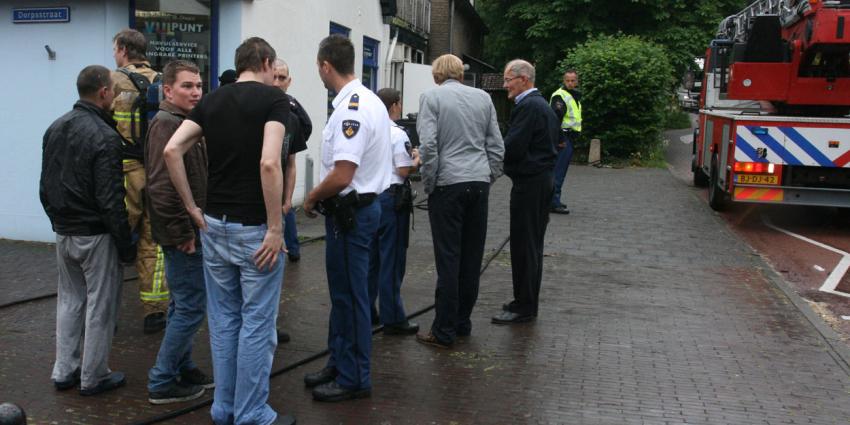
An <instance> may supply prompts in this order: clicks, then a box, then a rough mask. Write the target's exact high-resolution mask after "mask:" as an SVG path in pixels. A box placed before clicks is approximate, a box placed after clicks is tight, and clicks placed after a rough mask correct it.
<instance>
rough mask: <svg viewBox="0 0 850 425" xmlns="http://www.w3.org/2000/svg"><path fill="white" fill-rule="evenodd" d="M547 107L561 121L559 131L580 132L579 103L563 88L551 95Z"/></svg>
mask: <svg viewBox="0 0 850 425" xmlns="http://www.w3.org/2000/svg"><path fill="white" fill-rule="evenodd" d="M549 105H550V106H552V109H554V110H555V115H556V116H557V117H558V118H559V119H560V120H561V130H573V131H576V132H579V133H580V132H581V102H579V101H578V99H577V98H576V96H574V95H573V93H571V92H570V91H569V90H567V89H566V88H564V87H563V86H561V87H559V88H558V90H555V92H554V93H552V96H551V97H550V98H549Z"/></svg>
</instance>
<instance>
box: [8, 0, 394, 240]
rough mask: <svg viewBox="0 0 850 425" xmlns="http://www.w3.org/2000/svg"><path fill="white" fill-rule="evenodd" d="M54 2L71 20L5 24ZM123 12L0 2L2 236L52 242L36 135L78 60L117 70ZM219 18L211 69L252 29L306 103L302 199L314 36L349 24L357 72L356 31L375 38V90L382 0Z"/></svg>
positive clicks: (268, 2) (229, 3)
mask: <svg viewBox="0 0 850 425" xmlns="http://www.w3.org/2000/svg"><path fill="white" fill-rule="evenodd" d="M58 6H69V7H70V9H71V22H69V23H52V24H12V23H11V22H12V19H11V14H12V8H13V7H58ZM129 16H130V11H129V2H128V1H127V0H39V1H38V2H37V3H36V2H32V1H28V0H15V1H9V0H0V52H3V64H4V66H2V67H0V81H4V82H5V84H4V89H3V95H4V96H3V97H4V100H5V101H4V102H0V131H2V136H0V170H2V171H0V238H6V239H19V240H31V241H52V240H54V235H53V232H52V230H51V229H50V222H49V221H48V219H47V216H46V215H45V214H44V211H43V209H42V207H41V203H40V202H39V199H38V182H39V178H40V171H41V138H42V136H43V134H44V131H45V130H46V129H47V127H48V126H49V125H50V123H51V122H53V121H54V120H55V119H56V118H58V117H59V116H61V115H62V114H64V113H65V112H67V111H69V110H70V109H71V107H72V106H73V104H74V102H75V101H76V99H77V94H76V87H75V82H76V77H77V74H78V73H79V71H80V70H81V69H82V68H83V67H85V66H87V65H91V64H100V65H104V66H106V67H107V68H110V69H111V68H114V67H115V63H114V60H113V58H112V37H113V36H114V35H115V33H116V32H118V31H119V30H121V29H122V28H125V27H127V26H128V24H129ZM219 16H220V19H219V64H218V70H219V72H221V71H223V70H225V69H228V68H233V56H234V52H235V50H236V47H238V46H239V44H240V43H241V42H242V40H244V39H246V38H248V37H251V36H255V35H256V36H260V37H264V38H266V39H267V40H268V41H269V42H270V43H272V45H273V46H274V47H275V49H276V50H277V52H278V55H280V56H281V57H282V58H284V59H285V60H286V61H287V62H289V64H290V67H291V71H292V76H293V84H292V87H291V89H290V93H291V94H292V95H293V96H295V97H296V98H297V99H298V100H299V101H300V102H301V103H302V104H303V105H304V107H305V108H306V109H307V111H308V113H309V114H310V117H311V118H312V120H313V129H314V130H313V135H312V136H311V138H310V140H309V141H308V151H307V153H302V154H299V155H298V185H297V186H296V202H301V200H302V199H303V197H304V181H305V179H304V169H305V166H304V164H305V158H306V157H307V155H309V156H310V157H312V158H313V160H314V162H315V166H314V170H313V181H314V182H315V183H316V184H317V183H318V176H319V169H318V158H320V155H319V148H320V145H321V134H322V128H323V127H324V125H325V121H326V119H327V109H326V102H327V91H326V89H325V88H324V86H323V85H322V82H321V81H320V80H319V77H318V74H317V72H316V51H317V48H318V45H319V41H321V39H322V38H324V37H326V36H327V35H328V33H329V25H330V22H331V21H333V22H336V23H338V24H340V25H344V26H346V27H348V28H351V39H352V41H353V42H354V46H355V49H356V50H355V51H356V52H357V55H356V58H357V59H356V64H355V69H356V71H357V74H358V76H359V75H360V73H361V70H362V66H363V65H362V63H363V62H362V60H363V57H362V52H363V36H364V35H365V36H368V37H370V38H373V39H375V40H378V41H380V52H379V56H378V58H379V67H380V68H379V69H378V87H383V86H384V84H385V83H384V81H383V74H384V69H383V66H384V61H383V59H384V58H386V53H387V49H388V47H389V40H388V39H387V37H388V27H387V26H385V25H383V21H382V18H381V12H380V2H378V1H376V0H315V1H310V0H285V1H284V0H254V1H243V0H221V2H220V15H219ZM45 44H47V45H50V47H51V48H52V49H53V50H55V51H56V60H54V61H51V60H48V58H47V52H46V51H45V49H44V45H45Z"/></svg>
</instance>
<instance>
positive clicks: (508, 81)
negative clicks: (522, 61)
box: [504, 75, 522, 84]
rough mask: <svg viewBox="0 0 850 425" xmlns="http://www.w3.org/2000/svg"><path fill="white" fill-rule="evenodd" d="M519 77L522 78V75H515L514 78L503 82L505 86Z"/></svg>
mask: <svg viewBox="0 0 850 425" xmlns="http://www.w3.org/2000/svg"><path fill="white" fill-rule="evenodd" d="M520 77H522V75H517V76H516V77H508V78H505V80H504V81H505V84H507V83H510V82H511V81H513V80H516V79H517V78H520Z"/></svg>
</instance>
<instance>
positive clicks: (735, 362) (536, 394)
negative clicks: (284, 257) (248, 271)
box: [0, 167, 850, 425]
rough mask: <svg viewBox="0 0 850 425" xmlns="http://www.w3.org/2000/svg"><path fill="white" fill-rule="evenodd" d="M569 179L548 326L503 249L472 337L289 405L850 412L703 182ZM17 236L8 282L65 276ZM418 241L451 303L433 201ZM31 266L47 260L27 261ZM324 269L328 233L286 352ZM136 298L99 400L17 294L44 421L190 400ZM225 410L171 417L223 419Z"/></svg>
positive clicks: (317, 300) (9, 356) (445, 418)
mask: <svg viewBox="0 0 850 425" xmlns="http://www.w3.org/2000/svg"><path fill="white" fill-rule="evenodd" d="M567 184H568V186H569V192H568V196H567V200H568V201H569V204H570V208H571V210H572V214H571V215H569V216H552V222H551V224H550V228H549V232H548V237H547V241H546V255H547V257H546V261H545V273H544V284H543V289H542V294H541V299H542V305H541V310H540V317H539V319H538V320H537V321H536V322H535V323H530V324H523V325H518V326H515V327H499V326H494V325H491V324H490V323H489V317H490V316H491V315H492V314H494V313H495V312H496V311H497V310H498V309H499V306H500V305H501V303H502V302H504V301H507V299H508V297H509V294H510V293H511V290H510V261H509V256H508V254H507V253H502V254H499V255H497V256H496V257H495V259H494V261H493V262H492V263H491V265H490V267H489V268H488V269H487V271H486V272H485V274H484V275H483V277H482V288H481V295H480V298H479V303H478V306H477V307H476V311H475V312H474V313H473V320H474V327H473V334H472V336H470V337H468V338H464V339H462V340H461V341H459V343H458V344H457V345H456V346H455V348H454V349H453V350H448V351H442V350H437V349H431V348H429V347H424V346H421V345H419V344H417V343H416V342H415V341H414V340H413V339H412V338H409V337H390V336H383V335H378V336H376V337H375V339H374V341H375V343H374V346H373V384H374V391H373V396H372V398H371V399H366V400H358V401H354V402H345V403H339V404H332V405H327V404H320V403H316V402H313V401H312V400H311V399H310V397H309V391H308V390H305V389H304V388H303V384H302V382H301V378H302V376H303V373H305V372H307V371H312V370H315V369H316V368H318V367H321V365H322V364H323V360H320V361H317V362H314V363H312V364H310V365H307V366H303V367H300V368H297V369H295V370H293V371H292V372H289V373H286V374H283V375H281V376H278V377H275V378H273V379H272V385H271V389H272V397H271V401H270V402H271V404H272V405H273V406H274V407H275V408H276V409H278V410H279V411H282V412H293V413H295V414H296V416H297V417H298V419H299V423H301V424H337V423H346V424H367V423H368V424H681V423H688V424H691V423H693V424H736V425H737V424H756V423H758V424H784V423H816V424H847V423H850V378H848V372H847V371H848V369H847V365H846V363H844V362H843V360H842V359H841V357H840V356H839V355H838V354H839V353H837V352H836V351H834V350H833V349H831V348H830V346H829V345H828V344H826V343H825V341H824V339H823V337H822V336H821V334H819V333H818V332H817V330H816V329H815V327H814V326H812V324H810V323H809V322H808V320H807V318H806V316H804V315H803V314H801V313H800V311H799V310H797V308H796V307H795V306H794V304H793V303H792V301H793V300H789V299H788V298H787V297H786V296H785V295H784V293H783V292H781V291H780V290H778V289H777V287H776V286H775V285H774V284H772V283H771V279H773V273H772V272H771V271H770V270H769V269H768V267H767V266H766V265H765V264H764V263H763V261H762V260H761V259H760V257H758V255H756V254H755V253H754V252H752V251H751V250H750V249H749V248H748V247H746V246H745V245H744V244H743V243H742V242H740V240H738V239H737V238H736V237H735V236H734V235H732V234H731V233H730V232H729V231H728V230H727V229H726V227H725V225H724V224H723V223H722V221H721V220H720V219H719V218H718V217H717V216H715V215H714V214H713V213H711V212H710V210H709V209H708V208H707V207H706V206H705V205H704V203H703V201H701V200H700V199H699V197H698V196H697V190H696V189H693V188H690V187H688V186H686V185H685V184H683V183H681V182H679V181H677V180H675V179H674V178H673V177H672V176H671V175H670V174H669V172H668V171H666V170H648V169H626V170H610V169H595V168H588V167H573V168H572V169H571V170H570V175H569V177H568V183H567ZM508 186H509V185H508V182H507V181H506V180H505V179H502V180H500V181H499V183H497V185H496V186H495V188H494V190H493V192H492V196H491V209H490V226H489V234H488V243H487V246H488V250H489V251H490V252H492V249H493V248H495V247H496V246H498V245H499V244H500V243H501V241H502V240H504V237H505V236H506V235H507V230H506V229H507V220H508V217H507V210H508V209H507V205H508V203H507V193H508ZM300 230H301V233H302V234H306V235H312V234H316V233H318V232H320V226H319V225H318V223H316V222H309V223H308V222H304V223H302V226H301V229H300ZM11 245H17V246H18V247H15V246H11ZM11 245H10V244H8V243H5V242H4V243H0V252H2V253H3V261H2V263H0V269H2V270H0V277H2V278H3V280H2V281H0V282H2V283H0V285H2V287H3V288H8V287H9V286H10V284H9V283H7V282H14V283H15V285H14V286H18V284H19V283H26V282H28V283H30V286H31V287H32V290H33V291H35V290H36V289H38V290H43V289H49V286H50V285H45V284H44V282H46V281H49V280H51V279H53V278H54V277H53V276H55V271H54V270H53V269H52V267H53V262H52V253H51V252H50V251H49V250H47V249H42V248H43V247H42V248H39V247H38V246H29V245H25V246H26V247H27V248H26V249H20V248H19V247H20V246H22V245H20V244H11ZM8 255H15V256H17V258H18V260H17V261H9V260H8V258H7V256H8ZM409 257H410V266H409V268H408V276H407V279H406V283H405V286H404V289H403V295H404V297H405V303H406V306H407V308H408V310H409V311H411V312H412V311H415V310H418V309H420V308H422V307H425V306H428V305H430V304H431V303H432V301H433V290H434V278H435V276H434V266H433V251H432V247H431V244H430V237H429V229H428V223H427V217H426V214H425V213H424V212H420V213H418V214H417V217H416V230H415V233H414V238H413V246H412V248H411V251H410V255H409ZM18 264H24V265H28V264H35V265H38V269H37V270H32V271H27V272H25V271H22V270H17V271H16V270H14V269H12V270H11V271H10V270H9V269H8V267H10V266H15V265H18ZM323 266H324V264H323V245H322V244H321V243H317V244H313V245H309V246H306V247H305V248H304V249H303V254H302V261H301V262H300V263H298V264H296V265H288V268H287V272H286V282H285V288H284V300H283V305H282V309H281V314H282V316H281V319H280V322H281V323H282V324H283V326H284V328H285V329H287V330H289V331H290V332H291V333H292V334H293V341H292V342H291V343H290V344H286V345H283V346H282V347H281V348H280V349H279V350H278V356H277V358H276V364H275V367H280V366H282V365H287V364H292V363H293V362H295V361H296V360H298V359H301V358H304V357H307V356H308V355H310V354H312V353H314V352H317V351H320V350H322V349H323V348H324V343H325V337H326V329H327V311H328V304H329V302H328V295H327V287H326V283H325V280H324V277H323V273H322V270H323ZM16 276H24V278H20V277H16ZM36 277H38V279H36ZM7 279H16V280H7ZM39 287H40V288H39ZM4 292H8V291H7V289H4ZM135 298H136V297H135V296H134V287H133V285H132V283H128V284H127V285H126V286H125V298H124V306H123V309H122V316H121V322H120V329H119V334H118V335H117V337H116V341H115V344H114V350H113V360H112V366H113V367H114V368H115V369H117V370H122V371H125V372H127V374H128V386H127V387H126V388H124V389H121V390H118V391H115V392H113V393H112V394H107V395H104V396H102V397H96V398H94V399H88V398H87V399H84V398H82V397H80V396H78V395H76V394H75V393H73V392H69V393H56V392H54V391H53V390H52V387H51V386H50V383H49V367H50V364H51V361H52V360H51V359H52V356H53V323H52V320H53V317H54V314H55V313H54V312H53V311H54V309H55V302H54V301H53V300H45V301H40V302H37V303H32V304H26V305H21V306H16V307H12V308H9V309H3V310H0V323H3V326H2V327H0V399H2V400H14V401H19V402H21V403H22V404H24V405H25V406H27V408H28V413H29V414H30V416H31V418H32V419H33V421H32V422H33V423H128V422H133V421H138V420H141V419H143V418H148V417H151V416H152V415H156V414H160V413H163V412H166V411H168V410H170V409H173V408H179V407H183V406H185V405H173V406H170V407H154V406H150V405H148V404H147V402H146V400H145V396H146V394H145V391H144V384H145V381H146V370H147V368H148V367H149V366H150V364H151V362H152V361H153V357H154V356H155V350H156V347H157V345H158V341H159V338H158V336H146V335H142V333H141V330H140V324H139V323H138V319H137V317H138V315H139V314H140V306H139V305H138V304H139V303H138V301H136V300H135ZM432 318H433V315H432V313H431V312H428V313H426V314H425V315H423V316H421V317H419V318H417V319H416V321H418V322H419V323H420V324H424V325H427V324H429V323H430V320H431V319H432ZM198 338H199V339H198V344H197V345H196V346H197V350H196V358H197V360H198V361H199V362H200V364H201V365H203V366H204V367H206V368H209V366H208V364H209V348H208V346H207V344H206V343H205V342H206V333H205V331H202V332H201V334H200V335H199V337H198ZM206 410H207V409H206V408H203V409H201V410H200V411H199V412H197V413H194V414H190V415H187V416H183V417H181V418H178V419H177V420H173V421H171V422H170V423H181V424H194V423H205V421H206V420H207V418H208V416H207V415H206Z"/></svg>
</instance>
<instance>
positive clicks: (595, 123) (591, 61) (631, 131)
mask: <svg viewBox="0 0 850 425" xmlns="http://www.w3.org/2000/svg"><path fill="white" fill-rule="evenodd" d="M565 61H566V62H569V63H570V64H571V65H572V66H573V67H574V68H575V69H576V70H578V72H579V75H581V76H582V87H583V94H582V111H583V125H582V127H583V129H582V133H583V134H588V135H591V136H592V137H599V138H601V139H602V140H603V143H602V148H603V152H604V154H605V155H604V156H605V157H617V158H629V157H636V156H645V155H647V154H649V153H651V152H653V151H654V148H655V146H656V145H657V144H658V142H659V141H660V135H661V132H662V131H663V130H664V128H663V127H664V123H665V119H664V118H665V116H666V109H667V105H668V104H669V101H668V98H667V93H668V89H669V87H670V86H671V85H672V82H673V80H674V79H673V77H672V74H673V68H672V66H671V65H670V61H669V60H668V58H667V54H666V51H665V49H664V48H663V47H662V46H661V45H659V44H656V43H653V42H649V41H645V40H643V39H642V38H640V37H637V36H625V35H617V36H608V35H604V36H599V37H594V38H592V39H590V40H588V41H587V42H585V43H584V44H581V45H579V46H576V47H575V48H573V49H571V50H570V51H569V52H568V54H567V57H566V59H565Z"/></svg>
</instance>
